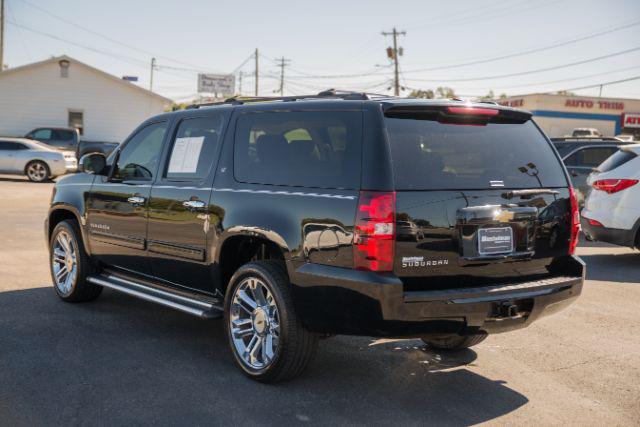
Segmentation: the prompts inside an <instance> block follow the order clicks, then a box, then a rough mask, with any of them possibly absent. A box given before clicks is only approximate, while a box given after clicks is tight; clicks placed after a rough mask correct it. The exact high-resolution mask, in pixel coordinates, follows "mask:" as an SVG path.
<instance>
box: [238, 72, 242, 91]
mask: <svg viewBox="0 0 640 427" xmlns="http://www.w3.org/2000/svg"><path fill="white" fill-rule="evenodd" d="M238 95H240V96H242V70H240V71H238Z"/></svg>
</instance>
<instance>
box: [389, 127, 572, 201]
mask: <svg viewBox="0 0 640 427" xmlns="http://www.w3.org/2000/svg"><path fill="white" fill-rule="evenodd" d="M385 122H386V128H387V134H388V137H389V144H390V146H391V158H392V160H393V169H394V177H395V186H396V189H397V190H462V189H465V190H473V189H487V188H492V187H503V186H504V188H515V189H517V188H536V187H565V186H567V180H566V178H565V175H564V172H563V169H562V166H561V164H560V161H559V160H558V158H557V157H556V155H555V153H554V151H553V149H552V148H551V146H550V145H549V143H548V142H547V141H546V139H545V138H544V136H543V135H542V133H541V132H540V131H539V130H538V129H537V128H536V126H535V125H534V124H533V123H532V122H531V121H530V120H529V121H527V122H525V123H522V124H509V123H489V124H487V125H484V126H469V125H467V126H465V125H457V124H445V123H439V122H437V121H434V120H419V119H410V118H389V117H387V118H385Z"/></svg>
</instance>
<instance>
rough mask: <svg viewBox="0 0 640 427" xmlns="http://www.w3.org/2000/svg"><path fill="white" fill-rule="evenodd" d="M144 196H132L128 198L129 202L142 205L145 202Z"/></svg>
mask: <svg viewBox="0 0 640 427" xmlns="http://www.w3.org/2000/svg"><path fill="white" fill-rule="evenodd" d="M145 200H147V199H145V198H144V197H140V196H131V197H129V198H128V199H127V202H129V203H131V204H132V205H142V204H144V202H145Z"/></svg>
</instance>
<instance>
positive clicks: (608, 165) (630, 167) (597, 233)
mask: <svg viewBox="0 0 640 427" xmlns="http://www.w3.org/2000/svg"><path fill="white" fill-rule="evenodd" d="M587 184H589V185H590V186H591V187H592V190H591V192H590V193H589V196H588V197H587V200H586V201H585V204H584V209H583V210H582V230H583V232H584V234H585V236H587V239H590V240H598V241H602V242H608V243H613V244H615V245H620V246H628V247H631V248H634V247H635V248H640V144H632V145H624V146H622V147H621V148H620V150H618V151H617V152H615V153H614V154H613V155H612V156H611V157H609V158H608V159H607V160H605V161H604V162H602V163H601V164H600V166H598V167H597V168H596V170H595V171H594V172H593V173H592V174H591V175H589V178H587Z"/></svg>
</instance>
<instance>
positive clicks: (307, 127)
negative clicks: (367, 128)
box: [234, 111, 362, 189]
mask: <svg viewBox="0 0 640 427" xmlns="http://www.w3.org/2000/svg"><path fill="white" fill-rule="evenodd" d="M361 140H362V114H361V113H360V112H355V111H312V112H269V113H249V114H245V115H242V116H241V117H240V118H239V119H238V124H237V127H236V135H235V147H234V176H235V178H236V180H238V181H240V182H246V183H253V184H271V185H287V186H298V187H312V188H345V189H354V188H358V187H359V183H360V163H361V162H360V153H361V150H362V141H361Z"/></svg>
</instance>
